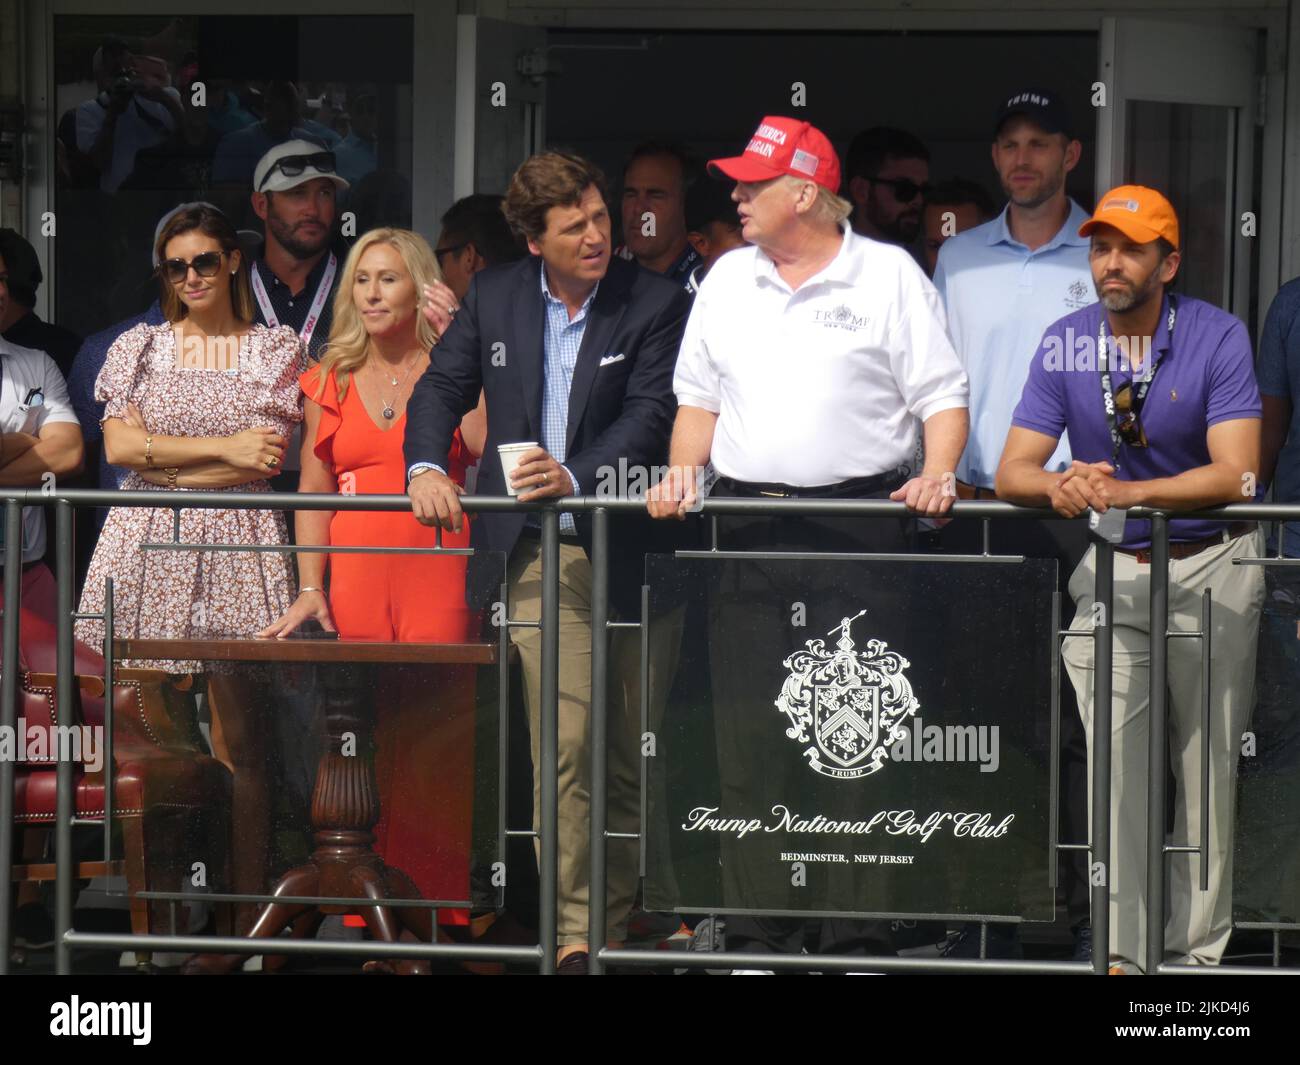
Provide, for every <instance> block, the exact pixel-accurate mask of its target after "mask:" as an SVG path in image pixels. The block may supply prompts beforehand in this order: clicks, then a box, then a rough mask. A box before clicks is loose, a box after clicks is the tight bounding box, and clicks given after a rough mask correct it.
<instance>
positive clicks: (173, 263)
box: [158, 251, 226, 285]
mask: <svg viewBox="0 0 1300 1065" xmlns="http://www.w3.org/2000/svg"><path fill="white" fill-rule="evenodd" d="M225 256H226V253H225V252H224V251H205V252H204V253H203V254H202V255H196V256H194V258H193V259H191V260H190V261H189V262H186V261H185V260H184V259H164V260H163V261H162V262H161V263H159V264H158V271H159V273H161V274H162V275H163V277H165V278H166V279H167V280H168V281H169V282H171V284H173V285H179V284H180V283H181V282H182V281H184V280H185V279H186V278H187V277H189V276H190V267H191V266H192V267H194V272H195V273H196V274H198V275H199V277H216V276H217V274H218V272H219V271H220V270H221V260H222V259H224V258H225Z"/></svg>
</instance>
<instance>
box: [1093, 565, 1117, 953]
mask: <svg viewBox="0 0 1300 1065" xmlns="http://www.w3.org/2000/svg"><path fill="white" fill-rule="evenodd" d="M1093 599H1094V602H1096V603H1099V604H1100V610H1099V611H1098V615H1099V616H1097V617H1096V618H1095V619H1094V620H1095V625H1094V628H1093V633H1092V639H1093V689H1092V690H1093V700H1092V702H1093V706H1092V861H1091V863H1090V868H1089V882H1090V883H1091V884H1092V971H1093V972H1094V973H1096V974H1098V975H1103V976H1104V975H1105V974H1106V973H1107V972H1108V971H1109V968H1110V890H1111V881H1112V879H1113V878H1114V875H1115V870H1114V869H1112V868H1111V861H1110V836H1111V832H1110V818H1111V808H1110V760H1111V759H1110V755H1111V738H1112V737H1111V700H1112V691H1113V684H1112V679H1113V674H1112V672H1111V669H1112V661H1113V651H1114V646H1115V630H1114V626H1113V624H1112V615H1113V614H1114V608H1115V548H1114V545H1112V544H1110V543H1108V542H1107V541H1105V540H1098V541H1097V545H1096V585H1095V588H1094V590H1093ZM1098 868H1100V869H1101V871H1102V875H1101V876H1096V875H1094V871H1095V870H1097V869H1098Z"/></svg>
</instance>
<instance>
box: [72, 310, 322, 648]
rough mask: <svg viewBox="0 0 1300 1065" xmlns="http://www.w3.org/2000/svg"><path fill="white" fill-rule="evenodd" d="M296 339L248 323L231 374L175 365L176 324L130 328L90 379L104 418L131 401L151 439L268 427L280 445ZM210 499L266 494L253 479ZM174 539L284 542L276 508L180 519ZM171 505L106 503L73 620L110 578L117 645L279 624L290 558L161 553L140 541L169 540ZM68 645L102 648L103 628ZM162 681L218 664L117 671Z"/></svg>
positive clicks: (97, 625)
mask: <svg viewBox="0 0 1300 1065" xmlns="http://www.w3.org/2000/svg"><path fill="white" fill-rule="evenodd" d="M304 361H305V360H304V355H303V351H302V343H301V341H300V340H299V338H298V334H297V333H295V332H294V331H293V330H292V329H291V328H289V327H288V326H280V327H279V328H276V329H268V328H267V327H266V326H263V325H254V326H253V327H252V329H251V331H250V332H249V333H248V335H247V336H245V337H244V338H243V341H242V344H241V346H240V350H239V358H238V361H237V363H236V365H235V366H234V367H233V368H231V369H201V368H193V367H183V366H182V365H181V362H182V360H180V359H178V357H177V347H176V334H175V331H174V326H173V325H171V324H170V323H164V324H163V325H160V326H150V325H144V324H141V325H137V326H136V327H135V328H134V329H131V330H129V331H128V332H126V333H123V334H122V336H120V337H118V339H117V340H116V341H115V342H114V343H113V345H112V347H110V348H109V350H108V355H107V357H106V358H105V361H104V368H103V370H101V371H100V374H99V377H98V379H97V380H96V381H95V399H96V400H97V401H98V402H100V403H103V404H104V417H105V418H120V417H124V416H125V414H126V409H127V403H128V401H129V402H132V403H134V404H135V405H136V406H137V407H138V408H139V409H140V412H141V414H142V415H143V417H144V423H145V425H146V426H148V428H149V431H150V432H151V433H154V434H156V435H159V436H194V437H199V436H231V435H233V434H235V433H239V432H242V431H244V430H245V429H254V428H258V427H261V426H266V427H270V428H272V429H274V430H276V431H277V432H279V433H281V434H283V435H284V436H285V437H286V438H287V437H288V436H289V435H290V433H291V432H292V430H293V427H294V426H295V425H296V424H297V423H298V422H299V421H301V419H302V408H301V405H300V394H299V388H298V377H299V375H300V374H301V373H302V372H303V370H304V368H305V367H304ZM121 487H122V489H123V490H126V491H147V492H160V493H165V494H166V495H167V496H168V497H169V499H168V502H171V501H172V500H173V499H175V498H176V496H177V495H179V494H181V493H184V492H186V491H190V489H185V488H177V489H169V488H166V487H162V486H159V485H155V484H150V483H149V482H148V481H146V480H145V479H144V478H143V477H141V476H140V475H139V474H137V473H135V472H129V473H127V475H126V479H125V480H124V481H123V482H122V486H121ZM205 491H218V492H269V491H271V487H270V485H269V484H268V483H267V482H266V481H264V480H262V481H253V482H251V483H249V484H245V485H239V486H236V487H233V488H217V489H205ZM180 516H181V518H180V536H179V540H180V542H181V543H191V544H198V543H206V544H250V545H252V544H282V543H286V542H287V541H288V535H287V527H286V525H285V518H284V514H283V513H282V512H278V511H271V510H217V509H210V508H196V509H192V510H181V511H180ZM173 523H174V519H173V511H172V510H171V509H170V508H161V509H152V508H149V507H113V508H112V509H111V510H110V511H109V514H108V519H107V520H106V521H105V523H104V528H103V530H102V531H101V532H100V535H99V541H98V543H97V544H96V546H95V553H94V557H93V558H92V559H91V562H90V571H89V573H88V574H87V577H86V586H85V590H84V591H83V593H82V596H81V610H82V612H87V613H90V612H95V613H98V612H102V611H103V609H104V579H105V578H106V577H112V578H113V633H114V635H115V636H116V637H118V638H130V637H136V638H144V639H218V638H222V637H226V638H238V637H249V636H252V635H253V634H254V633H256V632H257V631H258V630H259V629H263V628H265V627H266V626H267V625H269V624H270V623H271V622H272V621H274V620H275V619H276V618H278V617H279V616H280V615H281V614H282V613H284V611H285V610H287V609H288V608H289V605H290V604H291V603H292V602H293V598H294V591H293V587H294V580H293V566H292V563H291V561H290V559H289V553H288V552H285V553H283V554H281V553H279V552H268V551H261V552H251V551H250V552H244V551H194V550H180V551H176V550H160V549H157V548H143V547H142V546H141V545H143V544H162V543H170V542H172V540H173V532H174V529H173ZM76 632H77V638H78V639H80V640H83V641H85V642H86V643H89V644H90V645H91V646H94V647H100V646H102V645H103V639H104V623H103V622H102V621H99V620H83V621H78V622H77V629H76ZM122 664H123V665H125V666H137V667H146V668H156V669H162V670H166V671H167V672H169V673H197V672H203V671H210V670H211V669H213V668H214V667H215V666H216V665H217V663H203V662H189V661H160V662H154V661H148V660H141V659H135V660H131V661H126V662H123V663H122Z"/></svg>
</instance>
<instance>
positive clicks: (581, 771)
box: [507, 538, 641, 946]
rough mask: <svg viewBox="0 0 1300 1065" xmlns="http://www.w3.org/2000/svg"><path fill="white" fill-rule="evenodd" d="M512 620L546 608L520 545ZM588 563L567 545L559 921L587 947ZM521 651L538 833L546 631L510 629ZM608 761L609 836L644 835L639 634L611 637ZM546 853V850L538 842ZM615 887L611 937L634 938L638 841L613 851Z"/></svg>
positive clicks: (533, 549) (567, 940) (531, 617)
mask: <svg viewBox="0 0 1300 1065" xmlns="http://www.w3.org/2000/svg"><path fill="white" fill-rule="evenodd" d="M507 580H508V582H509V593H510V617H511V619H512V620H518V621H538V620H540V619H541V610H542V558H541V544H540V543H539V542H538V541H537V540H533V539H528V538H525V539H522V540H520V541H519V544H518V545H517V546H516V547H515V549H514V551H513V552H512V553H511V555H510V564H509V573H508V577H507ZM591 581H592V575H591V563H590V562H589V561H588V559H587V555H586V552H584V551H583V549H582V547H581V546H580V545H577V544H572V543H566V542H563V541H561V543H560V603H559V608H560V609H559V612H560V675H559V689H560V697H559V747H560V751H559V840H558V845H559V887H558V894H559V917H558V926H557V927H558V937H557V939H558V942H559V944H560V945H561V946H566V945H569V944H573V943H587V942H589V941H590V939H589V936H588V931H587V903H588V889H589V887H590V880H591V835H590V833H591V591H592V588H591ZM510 636H511V639H512V640H513V641H514V643H515V645H516V646H517V647H518V648H519V657H520V665H521V667H522V671H523V681H524V701H525V705H526V707H527V711H528V730H529V733H530V738H531V742H532V752H533V828H534V829H535V830H537V831H538V832H540V831H541V808H542V791H541V787H542V785H541V779H542V778H541V765H542V760H541V720H542V634H541V630H540V629H526V628H525V629H511V630H510ZM609 643H610V659H609V669H608V677H609V694H608V697H607V699H608V701H607V704H606V705H607V707H608V712H609V718H608V730H607V735H608V737H609V760H608V774H607V777H606V779H607V787H608V791H607V795H608V811H607V817H606V829H607V830H608V831H610V832H638V831H640V826H641V775H640V774H641V768H640V761H639V758H640V748H639V745H638V738H639V736H640V730H641V725H640V722H641V711H640V680H639V672H640V671H639V665H640V654H641V646H640V640H639V638H638V632H637V630H635V629H615V630H613V631H612V632H611V633H610V642H609ZM537 849H538V853H539V856H540V851H541V843H540V840H539V842H538V845H537ZM606 859H607V861H606V870H607V872H606V884H607V888H608V895H607V899H608V902H607V906H608V909H607V911H606V913H607V917H608V927H607V929H606V935H607V936H608V938H609V939H611V940H623V939H625V938H626V936H627V917H628V913H629V911H630V910H631V909H632V902H633V899H634V898H635V896H636V887H637V879H638V867H639V849H638V847H637V841H636V840H634V839H632V840H624V839H611V840H609V841H608V842H607V844H606Z"/></svg>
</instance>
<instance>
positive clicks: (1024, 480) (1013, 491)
mask: <svg viewBox="0 0 1300 1065" xmlns="http://www.w3.org/2000/svg"><path fill="white" fill-rule="evenodd" d="M1060 477H1061V475H1060V474H1059V473H1051V472H1050V471H1048V470H1045V469H1043V467H1042V466H1039V465H1035V464H1034V463H1032V462H1029V461H1027V460H1020V459H1013V460H1011V461H1009V462H1006V463H1003V465H1002V466H1001V468H1000V469H999V470H998V472H997V478H996V481H995V491H996V492H997V495H998V498H999V499H1005V500H1006V501H1007V502H1008V503H1016V504H1018V505H1019V506H1022V507H1045V506H1048V505H1050V504H1051V493H1052V489H1053V488H1054V487H1055V486H1056V482H1057V481H1058V480H1060Z"/></svg>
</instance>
